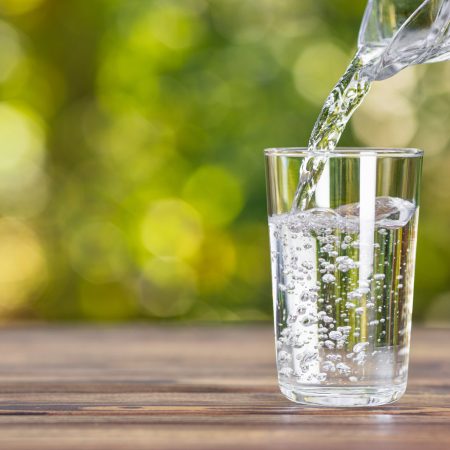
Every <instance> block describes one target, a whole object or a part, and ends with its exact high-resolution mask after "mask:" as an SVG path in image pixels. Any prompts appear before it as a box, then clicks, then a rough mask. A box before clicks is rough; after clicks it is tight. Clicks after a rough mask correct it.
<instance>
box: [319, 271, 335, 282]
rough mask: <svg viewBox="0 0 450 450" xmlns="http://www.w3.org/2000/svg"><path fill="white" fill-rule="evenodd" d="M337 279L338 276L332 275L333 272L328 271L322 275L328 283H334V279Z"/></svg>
mask: <svg viewBox="0 0 450 450" xmlns="http://www.w3.org/2000/svg"><path fill="white" fill-rule="evenodd" d="M335 280H336V277H335V276H334V275H331V273H327V274H326V275H324V276H323V277H322V281H323V282H324V283H327V284H328V283H333V281H335Z"/></svg>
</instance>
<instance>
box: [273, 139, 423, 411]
mask: <svg viewBox="0 0 450 450" xmlns="http://www.w3.org/2000/svg"><path fill="white" fill-rule="evenodd" d="M311 155H312V154H311V153H310V152H308V151H307V149H304V148H287V149H268V150H266V151H265V158H266V171H267V188H268V212H269V228H270V245H271V265H272V282H273V299H274V319H275V334H276V353H277V368H278V378H279V385H280V389H281V392H282V393H283V394H284V395H285V396H286V397H287V398H288V399H290V400H293V401H295V402H298V403H304V404H310V405H322V406H332V407H339V406H370V405H381V404H386V403H390V402H393V401H395V400H397V399H399V398H400V397H401V395H402V394H403V393H404V392H405V389H406V383H407V375H408V355H409V342H410V330H411V312H412V299H413V285H414V266H415V252H416V239H417V222H418V214H419V186H420V177H421V169H422V152H421V151H420V150H415V149H375V148H367V149H359V148H338V149H336V151H335V152H333V153H329V154H328V155H327V156H328V159H327V163H326V166H325V169H324V172H323V174H322V175H321V177H320V181H319V183H318V185H317V188H316V191H315V194H314V196H313V197H312V200H311V202H310V204H309V206H308V208H307V209H306V210H303V211H295V212H292V211H291V206H292V202H293V199H294V195H295V191H296V187H297V183H298V179H299V168H300V166H301V163H302V161H303V159H304V158H307V157H310V156H311ZM321 155H323V154H321Z"/></svg>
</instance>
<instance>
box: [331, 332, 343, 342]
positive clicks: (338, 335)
mask: <svg viewBox="0 0 450 450" xmlns="http://www.w3.org/2000/svg"><path fill="white" fill-rule="evenodd" d="M328 336H329V338H330V339H333V340H335V341H338V340H339V339H342V337H343V336H342V333H341V332H340V331H330V333H329V334H328Z"/></svg>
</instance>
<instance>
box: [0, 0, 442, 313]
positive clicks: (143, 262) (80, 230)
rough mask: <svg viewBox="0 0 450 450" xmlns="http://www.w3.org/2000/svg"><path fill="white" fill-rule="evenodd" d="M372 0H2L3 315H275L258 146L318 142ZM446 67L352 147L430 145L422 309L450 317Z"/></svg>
mask: <svg viewBox="0 0 450 450" xmlns="http://www.w3.org/2000/svg"><path fill="white" fill-rule="evenodd" d="M363 8H364V2H363V1H359V2H354V1H350V0H334V1H332V2H330V1H327V0H301V1H300V0H182V1H181V0H174V1H171V0H160V1H157V0H95V1H94V2H93V1H88V0H77V1H61V0H0V14H1V20H0V96H1V98H0V142H1V151H0V208H1V218H0V256H1V258H0V285H1V286H0V316H1V317H2V318H3V319H4V320H12V319H15V320H20V319H28V318H34V319H46V320H73V319H75V320H132V319H137V318H152V319H169V318H170V319H172V318H173V319H181V318H183V319H190V320H260V319H269V318H270V317H271V311H272V302H271V287H270V274H269V252H268V233H267V226H266V209H265V181H264V166H263V156H262V149H263V148H265V147H271V146H301V145H305V144H306V142H307V140H308V137H309V133H310V131H311V129H312V126H313V123H314V121H315V119H316V117H317V115H318V112H319V109H320V106H321V103H322V102H323V100H324V98H325V96H326V94H327V93H328V91H329V90H330V88H331V87H332V86H333V84H334V83H335V82H336V80H337V79H338V77H339V76H340V74H341V73H342V71H343V70H344V68H345V66H346V64H347V63H348V62H349V60H350V57H351V55H352V52H353V51H354V47H355V42H356V36H357V31H358V28H359V22H360V19H361V16H362V12H363ZM449 99H450V66H449V64H435V65H433V66H429V67H417V68H411V69H408V70H406V71H404V72H402V73H401V74H400V75H398V76H397V77H394V78H393V79H391V80H388V81H386V82H382V83H379V84H377V85H376V86H375V87H374V88H373V91H372V93H371V94H370V96H369V98H368V100H367V101H366V103H365V104H364V105H363V107H362V108H361V110H360V111H359V112H358V113H357V114H356V116H355V117H354V120H353V121H352V124H351V126H350V127H348V130H347V131H346V134H345V136H344V139H343V141H342V142H341V144H342V145H372V146H383V145H385V146H408V145H413V146H417V147H422V148H424V149H425V150H426V158H425V172H424V182H423V196H422V205H423V207H422V216H421V231H420V239H419V250H418V271H417V285H416V299H415V314H416V318H419V319H427V318H438V319H441V320H443V319H445V318H447V319H448V320H450V308H449V302H450V264H448V261H449V260H450V233H449V230H450V201H449V190H450V176H449V175H448V172H449V169H450V143H449V133H448V124H449V123H450V121H449V113H450V110H449Z"/></svg>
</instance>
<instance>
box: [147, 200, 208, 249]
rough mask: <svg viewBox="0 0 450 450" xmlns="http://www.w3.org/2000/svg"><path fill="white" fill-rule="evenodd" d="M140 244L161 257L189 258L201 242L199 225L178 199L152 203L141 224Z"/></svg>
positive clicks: (197, 218)
mask: <svg viewBox="0 0 450 450" xmlns="http://www.w3.org/2000/svg"><path fill="white" fill-rule="evenodd" d="M141 230H142V241H143V243H144V245H145V247H146V248H147V249H148V250H150V251H151V252H152V253H153V254H155V255H157V256H161V257H167V256H168V257H179V258H189V257H191V256H193V255H194V254H195V253H196V252H197V250H198V248H199V246H200V244H201V241H202V238H203V230H202V222H201V218H200V216H199V214H198V212H197V211H196V210H195V209H194V208H192V207H191V206H190V205H189V204H187V203H185V202H183V201H181V200H178V199H166V200H160V201H157V202H155V203H154V204H153V205H152V206H151V207H150V209H149V211H148V213H147V215H146V216H145V218H144V220H143V223H142V229H141Z"/></svg>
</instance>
